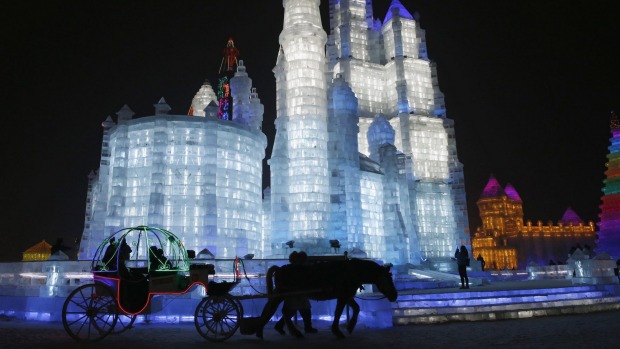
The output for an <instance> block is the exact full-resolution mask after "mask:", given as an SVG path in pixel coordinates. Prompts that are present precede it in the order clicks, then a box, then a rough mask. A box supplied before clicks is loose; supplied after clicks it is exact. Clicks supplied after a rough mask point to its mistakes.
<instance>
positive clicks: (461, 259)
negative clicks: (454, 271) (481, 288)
mask: <svg viewBox="0 0 620 349" xmlns="http://www.w3.org/2000/svg"><path fill="white" fill-rule="evenodd" d="M454 258H456V264H457V265H458V267H459V275H460V276H461V289H464V288H469V278H468V277H467V266H468V265H469V252H467V248H466V247H465V246H464V245H461V249H460V250H459V249H458V248H457V249H456V252H455V253H454Z"/></svg>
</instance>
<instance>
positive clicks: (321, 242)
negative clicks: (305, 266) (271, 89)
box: [269, 0, 331, 253]
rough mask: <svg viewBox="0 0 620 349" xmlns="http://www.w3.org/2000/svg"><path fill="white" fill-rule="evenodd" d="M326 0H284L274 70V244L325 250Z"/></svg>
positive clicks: (327, 210) (327, 199)
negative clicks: (323, 20) (323, 8)
mask: <svg viewBox="0 0 620 349" xmlns="http://www.w3.org/2000/svg"><path fill="white" fill-rule="evenodd" d="M319 2H320V0H284V1H283V5H284V25H283V29H282V33H281V34H280V45H281V50H280V54H279V56H278V62H277V64H276V67H275V69H274V72H275V76H276V86H277V87H276V89H277V119H276V130H277V136H276V139H275V142H274V146H273V153H272V158H271V160H270V162H269V163H270V166H271V174H272V175H271V188H272V189H271V199H272V204H271V209H272V212H271V214H272V235H271V236H272V241H276V243H275V244H274V245H273V248H274V249H275V252H277V249H278V248H282V247H292V246H291V245H293V244H292V243H290V244H289V245H288V246H283V245H282V243H284V242H287V241H294V246H295V247H297V248H301V249H304V250H306V251H312V252H315V253H316V252H319V250H317V248H319V249H320V247H321V246H324V247H323V248H325V250H327V248H328V246H326V244H327V242H328V240H329V239H328V235H327V228H328V226H329V219H330V208H331V204H330V187H329V182H330V177H329V173H328V168H327V167H328V166H327V165H328V164H327V102H326V99H327V96H326V93H325V88H326V83H325V41H326V34H325V31H323V27H322V26H321V16H320V12H319Z"/></svg>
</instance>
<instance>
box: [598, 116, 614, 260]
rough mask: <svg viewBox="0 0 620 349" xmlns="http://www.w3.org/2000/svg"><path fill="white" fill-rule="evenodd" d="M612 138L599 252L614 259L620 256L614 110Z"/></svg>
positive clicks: (600, 227)
mask: <svg viewBox="0 0 620 349" xmlns="http://www.w3.org/2000/svg"><path fill="white" fill-rule="evenodd" d="M610 128H611V138H610V143H611V145H610V146H609V154H607V171H605V176H606V177H607V178H606V179H605V181H604V184H605V186H604V188H603V197H602V198H601V199H602V201H603V204H602V205H601V206H600V208H601V214H600V215H599V218H600V219H601V221H600V222H599V223H598V226H599V232H598V240H597V242H596V250H597V252H607V253H608V254H609V255H610V256H612V257H613V258H614V259H618V258H620V122H618V117H617V116H616V114H615V113H614V112H613V111H612V112H611V120H610Z"/></svg>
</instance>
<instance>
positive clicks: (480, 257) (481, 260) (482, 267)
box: [476, 253, 486, 271]
mask: <svg viewBox="0 0 620 349" xmlns="http://www.w3.org/2000/svg"><path fill="white" fill-rule="evenodd" d="M476 260H477V261H478V262H480V268H481V269H482V271H484V266H485V265H486V263H485V262H484V257H482V255H481V254H480V253H478V258H476Z"/></svg>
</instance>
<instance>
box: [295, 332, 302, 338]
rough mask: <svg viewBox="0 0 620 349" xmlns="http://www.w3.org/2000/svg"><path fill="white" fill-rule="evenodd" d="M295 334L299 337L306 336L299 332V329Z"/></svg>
mask: <svg viewBox="0 0 620 349" xmlns="http://www.w3.org/2000/svg"><path fill="white" fill-rule="evenodd" d="M293 335H294V336H295V337H297V338H304V335H303V334H301V332H299V331H297V332H295V333H293Z"/></svg>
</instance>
